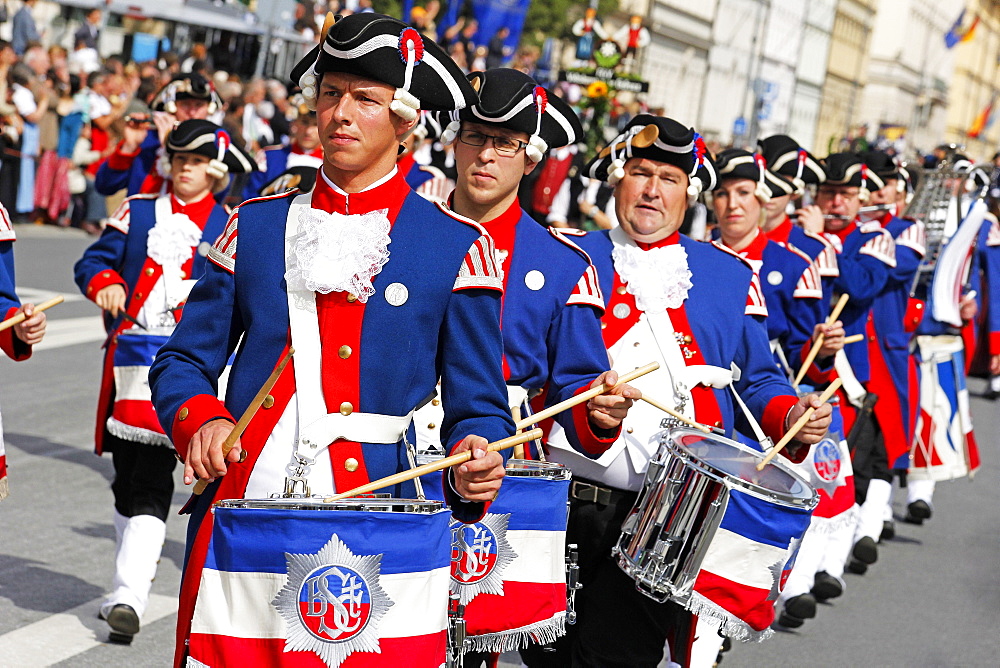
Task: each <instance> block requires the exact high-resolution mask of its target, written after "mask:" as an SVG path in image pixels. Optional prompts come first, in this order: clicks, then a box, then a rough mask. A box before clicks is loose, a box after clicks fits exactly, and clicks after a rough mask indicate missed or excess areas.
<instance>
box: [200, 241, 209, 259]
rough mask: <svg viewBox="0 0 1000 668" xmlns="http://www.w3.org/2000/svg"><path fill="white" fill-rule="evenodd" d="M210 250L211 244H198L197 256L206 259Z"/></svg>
mask: <svg viewBox="0 0 1000 668" xmlns="http://www.w3.org/2000/svg"><path fill="white" fill-rule="evenodd" d="M210 250H212V244H210V243H208V242H207V241H202V242H201V243H200V244H198V255H200V256H202V257H208V251H210Z"/></svg>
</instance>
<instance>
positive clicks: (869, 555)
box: [851, 536, 878, 566]
mask: <svg viewBox="0 0 1000 668" xmlns="http://www.w3.org/2000/svg"><path fill="white" fill-rule="evenodd" d="M851 554H852V555H854V558H855V559H857V560H858V561H860V562H861V563H863V564H865V565H866V566H868V565H871V564H874V563H875V562H876V561H878V546H877V545H875V541H874V540H872V538H871V536H862V537H861V540H859V541H858V542H857V543H855V544H854V549H853V550H851Z"/></svg>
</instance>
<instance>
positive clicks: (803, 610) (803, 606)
mask: <svg viewBox="0 0 1000 668" xmlns="http://www.w3.org/2000/svg"><path fill="white" fill-rule="evenodd" d="M783 613H787V614H789V615H791V616H792V617H797V618H798V619H812V618H813V617H815V616H816V599H815V598H813V595H812V594H799V595H798V596H793V597H792V598H790V599H788V600H787V601H785V608H784V610H783Z"/></svg>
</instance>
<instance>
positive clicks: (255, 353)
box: [150, 191, 513, 519]
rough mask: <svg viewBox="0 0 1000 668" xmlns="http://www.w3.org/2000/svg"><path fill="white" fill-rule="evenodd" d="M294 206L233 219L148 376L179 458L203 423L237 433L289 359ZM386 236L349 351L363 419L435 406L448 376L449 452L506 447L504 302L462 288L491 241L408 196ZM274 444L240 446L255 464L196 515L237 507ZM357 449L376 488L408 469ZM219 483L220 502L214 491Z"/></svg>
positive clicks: (275, 200) (266, 207) (275, 201)
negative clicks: (471, 442) (220, 393)
mask: <svg viewBox="0 0 1000 668" xmlns="http://www.w3.org/2000/svg"><path fill="white" fill-rule="evenodd" d="M297 194H298V191H293V192H291V193H286V194H283V195H278V196H274V197H271V198H261V199H256V200H251V201H249V202H246V203H244V204H243V205H241V206H240V207H239V208H238V209H237V212H236V213H234V214H233V217H232V218H231V221H230V225H229V227H228V228H227V230H226V233H225V234H224V235H223V237H222V238H220V240H219V242H218V243H217V244H216V247H215V249H213V251H212V258H214V259H213V262H211V263H209V265H208V269H207V271H206V273H205V276H204V277H203V278H202V279H201V280H200V281H199V282H198V284H197V285H196V286H195V288H194V290H193V291H192V293H191V296H190V298H189V301H188V304H187V306H186V307H185V314H184V318H183V320H182V321H181V322H180V323H179V325H178V327H177V329H176V331H175V334H174V335H173V336H172V337H171V339H170V341H169V342H168V343H167V345H166V346H164V348H163V349H162V351H161V353H160V355H159V356H158V357H157V359H156V361H155V363H154V364H153V366H152V367H151V369H150V384H151V388H152V392H153V403H154V405H155V407H156V410H157V414H158V415H159V418H160V422H161V424H162V425H163V426H164V428H165V430H166V431H167V434H168V435H170V436H171V438H172V440H173V441H174V444H175V446H176V447H177V449H178V452H180V453H182V454H183V453H185V452H186V446H187V443H188V441H189V440H190V437H191V435H192V434H193V433H194V432H195V431H196V430H197V429H198V428H199V427H200V426H201V425H203V424H204V423H205V422H208V421H209V420H212V419H215V418H219V417H222V418H226V419H229V420H232V421H234V422H235V418H234V416H240V415H242V414H243V412H244V411H245V410H246V408H247V406H248V405H249V403H250V401H251V399H252V398H253V396H254V395H255V394H256V392H257V390H258V389H259V388H260V387H261V386H262V385H263V383H264V381H265V380H266V379H267V377H268V375H269V374H270V373H271V371H272V370H273V369H274V367H275V366H276V364H277V362H278V360H279V359H280V357H281V356H282V354H283V352H284V350H285V349H286V347H287V341H288V339H289V321H288V310H287V308H288V307H287V297H286V287H285V279H284V274H285V258H284V250H283V249H284V231H285V225H284V224H282V223H281V221H284V220H285V219H286V216H287V212H288V208H289V205H290V203H291V201H292V198H293V197H294V196H295V195H297ZM237 224H238V230H237ZM237 233H238V239H239V252H238V254H235V253H234V254H233V255H232V257H231V258H228V259H227V257H226V256H225V251H223V250H220V249H222V248H223V247H224V246H225V244H226V240H227V238H228V239H231V240H233V241H235V239H236V235H237ZM390 236H391V240H392V241H391V243H390V245H389V252H390V259H389V261H388V262H387V263H386V264H385V266H384V267H383V268H382V270H381V272H380V273H378V274H377V275H376V276H375V278H374V280H373V287H374V288H375V291H376V292H375V295H374V296H372V298H371V299H369V300H368V303H367V304H366V305H365V310H364V319H363V322H362V325H361V341H360V346H359V347H360V350H355V351H354V353H353V354H354V355H359V356H360V369H361V376H360V378H358V379H357V382H358V383H359V386H360V405H359V406H357V407H356V408H357V410H360V411H364V412H367V413H379V414H383V415H406V414H407V413H409V411H411V410H412V409H413V408H414V407H415V406H417V405H418V404H419V403H420V402H421V401H422V400H424V399H425V398H426V397H428V396H429V395H430V394H431V392H432V391H433V390H434V387H435V384H436V382H437V380H438V378H439V377H440V378H441V381H442V382H441V386H442V393H443V394H442V397H443V400H444V405H445V406H446V407H447V409H448V410H447V414H446V415H445V419H444V422H443V424H442V429H441V434H442V440H443V441H444V442H445V443H446V444H449V445H454V444H456V443H458V442H459V441H461V440H462V439H463V438H465V437H466V436H468V435H471V434H476V435H479V436H483V437H486V438H487V439H488V440H490V441H494V440H497V439H500V438H504V437H506V436H509V435H511V434H512V433H513V420H512V419H511V416H510V411H509V409H508V407H507V393H506V389H505V386H504V380H503V374H502V371H501V357H502V342H501V337H500V328H499V321H500V292H499V291H494V290H488V289H480V288H475V289H454V288H455V284H456V276H458V274H459V271H460V267H462V266H463V262H464V260H465V258H466V255H467V253H469V252H470V249H471V248H472V247H473V246H474V244H477V243H478V241H477V240H482V239H487V240H488V239H489V238H488V237H487V236H484V233H483V232H482V230H481V229H480V228H478V227H477V226H473V225H471V224H468V223H466V222H462V221H459V220H456V219H455V218H453V217H451V216H449V215H447V214H445V213H443V212H442V211H441V210H439V209H438V208H437V207H436V206H435V205H433V204H431V203H429V202H427V201H426V200H424V199H422V198H420V197H419V196H417V195H415V194H413V193H412V192H411V193H410V194H409V195H408V196H406V199H405V201H404V203H403V205H402V209H401V211H400V213H399V215H398V216H397V218H396V220H395V223H394V224H393V227H392V231H391V234H390ZM489 246H490V248H491V249H492V242H490V243H489ZM232 247H235V243H233V244H232ZM227 262H231V264H230V268H229V269H227V268H225V266H224V265H226V263H227ZM393 283H401V284H403V285H405V286H406V287H407V288H408V290H409V295H410V296H409V299H408V300H407V301H406V302H405V303H404V304H402V305H400V306H393V305H391V304H390V303H389V302H388V301H386V297H385V290H386V287H387V286H389V285H391V284H393ZM241 337H242V344H241V345H240V346H239V349H238V350H236V358H235V361H234V363H233V366H232V371H231V374H230V378H229V384H228V389H227V392H226V398H225V405H224V406H223V405H222V404H221V402H219V401H218V400H217V399H215V393H216V388H217V382H218V381H217V379H218V377H219V375H220V373H221V372H222V370H223V367H224V366H225V363H226V360H227V359H228V358H229V356H230V354H231V353H232V352H233V351H234V350H235V349H236V346H237V343H238V342H239V341H240V338H241ZM292 364H293V365H294V360H293V361H292ZM282 378H283V380H284V379H288V382H287V383H285V385H284V388H285V389H283V390H282V389H280V388H279V387H278V386H276V388H275V390H273V391H272V395H273V396H274V399H275V407H276V408H277V407H279V406H284V405H286V404H287V402H288V400H289V398H290V396H291V393H292V392H293V391H294V375H293V373H292V372H291V369H288V370H286V373H285V374H284V376H283V377H282ZM258 416H260V414H258ZM251 425H252V423H251ZM267 431H268V433H269V430H267ZM411 432H412V428H411ZM250 433H251V431H250V430H248V432H247V434H248V435H249V434H250ZM266 436H267V433H261V434H259V442H253V439H250V440H249V441H248V438H250V437H249V436H245V437H244V447H245V448H247V450H248V452H249V454H250V456H249V457H248V460H247V463H246V465H244V466H243V468H242V470H241V467H240V465H234V466H233V467H232V469H231V470H230V474H229V475H227V476H225V477H223V478H221V479H220V480H219V481H216V483H214V485H213V487H210V488H209V491H210V492H212V493H206V494H204V495H202V496H201V497H200V500H199V509H198V510H196V512H199V510H200V511H201V512H203V511H204V507H202V506H205V502H206V500H207V502H208V503H210V499H211V498H212V497H213V496H216V495H217V494H219V495H221V496H220V497H219V498H232V497H240V496H242V492H243V489H245V487H246V480H247V479H248V477H249V468H252V466H253V464H254V462H255V461H256V456H257V455H258V454H259V452H260V449H261V448H262V446H263V442H264V439H266ZM411 437H412V433H411ZM361 448H362V451H363V457H364V463H365V467H366V468H367V472H368V476H369V478H370V479H372V480H374V479H377V478H381V477H384V476H387V475H390V474H392V473H396V472H398V471H401V470H403V469H407V468H409V464H408V462H407V458H406V454H405V449H404V448H403V447H402V445H398V446H397V447H392V446H386V445H384V444H369V443H362V444H361ZM234 473H235V474H236V475H233V474H234ZM241 481H242V482H241ZM220 483H222V484H223V485H224V487H223V488H222V492H219V491H218V490H217V489H214V488H218V487H219V485H220ZM385 491H387V492H390V493H392V494H393V496H396V497H406V496H410V497H412V496H413V494H414V488H413V484H412V483H404V484H402V485H396V486H394V487H391V488H387V489H386V490H385ZM465 506H469V507H472V506H478V507H476V508H468V509H467V508H464V507H465ZM206 507H207V506H206ZM481 508H482V506H481V505H479V504H459V510H456V511H455V512H456V514H458V513H459V512H464V511H466V510H468V512H469V513H470V516H472V519H475V517H476V516H478V515H479V513H480V511H481Z"/></svg>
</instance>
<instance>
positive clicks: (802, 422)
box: [757, 378, 843, 471]
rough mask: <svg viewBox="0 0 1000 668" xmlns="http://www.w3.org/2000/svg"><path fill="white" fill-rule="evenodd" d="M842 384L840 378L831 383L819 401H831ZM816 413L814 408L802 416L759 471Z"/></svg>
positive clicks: (769, 454)
mask: <svg viewBox="0 0 1000 668" xmlns="http://www.w3.org/2000/svg"><path fill="white" fill-rule="evenodd" d="M842 382H843V381H842V380H841V379H840V378H835V379H834V381H833V382H832V383H830V386H829V387H828V388H826V389H825V390H823V394H821V395H819V400H820V401H821V402H823V403H824V404H825V403H826V402H827V401H829V400H830V397H832V396H833V393H834V392H836V391H837V390H838V389H840V385H841V383H842ZM815 412H816V409H815V408H813V407H812V406H810V407H809V408H807V409H806V412H805V413H803V414H802V417H800V418H799V419H798V420H796V421H795V424H793V425H792V428H791V429H789V430H788V431H787V432H785V435H784V436H782V437H781V440H780V441H778V442H777V443H775V444H774V447H773V448H771V449H770V450H769V451H768V453H767V456H766V457H764V459H763V460H762V461H761V462H760V463H759V464H757V470H758V471H761V470H763V469H764V467H765V466H767V465H768V463H770V461H771V460H772V459H774V456H775V455H776V454H778V453H779V452H781V449H782V448H784V447H785V446H786V445H788V442H789V441H791V440H792V439H793V438H795V435H796V434H798V433H799V430H800V429H802V427H804V426H806V422H809V418H811V417H812V415H813V413H815Z"/></svg>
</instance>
